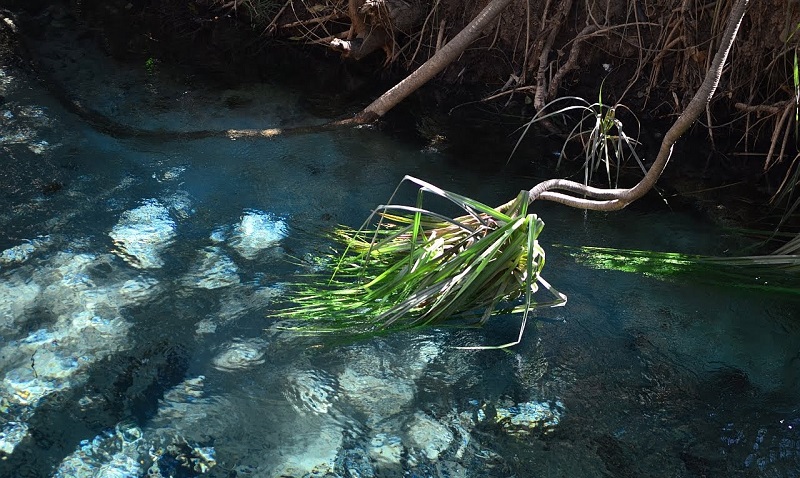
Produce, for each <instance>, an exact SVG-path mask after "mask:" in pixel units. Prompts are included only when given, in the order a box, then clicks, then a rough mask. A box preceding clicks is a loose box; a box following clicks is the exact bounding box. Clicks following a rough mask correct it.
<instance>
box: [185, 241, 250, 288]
mask: <svg viewBox="0 0 800 478" xmlns="http://www.w3.org/2000/svg"><path fill="white" fill-rule="evenodd" d="M238 272H239V269H238V267H236V264H235V263H234V262H233V260H231V258H230V257H228V256H226V255H225V253H224V252H223V251H222V249H221V248H219V247H215V246H210V247H206V248H205V249H203V250H202V251H200V257H199V258H198V259H197V261H196V262H195V263H194V265H192V267H191V269H190V271H189V273H188V274H186V275H185V276H184V278H183V282H184V284H186V285H187V286H189V287H197V288H200V289H219V288H222V287H228V286H231V285H234V284H238V283H239V275H238Z"/></svg>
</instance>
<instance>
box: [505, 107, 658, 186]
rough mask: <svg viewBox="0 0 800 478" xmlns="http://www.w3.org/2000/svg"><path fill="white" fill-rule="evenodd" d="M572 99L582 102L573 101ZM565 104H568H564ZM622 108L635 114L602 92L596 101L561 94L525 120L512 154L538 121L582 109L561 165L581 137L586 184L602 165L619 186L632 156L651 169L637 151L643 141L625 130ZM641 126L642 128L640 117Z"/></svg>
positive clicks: (643, 169)
mask: <svg viewBox="0 0 800 478" xmlns="http://www.w3.org/2000/svg"><path fill="white" fill-rule="evenodd" d="M569 103H578V104H571V105H570V104H569ZM564 104H566V106H562V105H564ZM622 110H625V111H627V112H628V113H629V114H630V115H631V116H632V117H634V118H635V115H633V113H632V112H631V111H630V109H628V107H626V106H625V105H621V104H614V105H608V104H606V103H604V102H603V95H602V92H601V93H600V95H599V98H598V101H597V102H595V103H589V102H588V101H586V100H585V99H583V98H580V97H577V96H565V97H562V98H557V99H555V100H553V101H551V102H550V103H548V104H546V105H545V106H544V107H543V108H542V109H541V110H539V112H537V113H536V115H535V116H534V117H533V118H532V119H531V120H530V121H528V122H527V123H525V125H524V126H523V127H522V135H521V136H520V138H519V140H517V144H516V145H515V146H514V150H513V151H512V152H511V154H512V155H513V154H514V152H516V150H517V148H518V147H519V145H520V143H521V142H522V140H523V139H524V138H525V136H526V135H527V133H528V130H529V129H530V128H531V126H533V125H534V124H536V123H544V122H551V121H552V119H553V118H556V117H563V116H566V115H568V114H569V113H572V112H578V114H579V115H580V118H579V119H578V121H577V122H576V123H575V126H574V127H573V128H572V129H571V130H570V131H569V133H568V134H567V136H566V139H565V140H564V143H563V146H562V148H561V152H560V154H559V160H558V165H557V167H560V166H561V160H562V159H563V158H564V157H565V155H566V149H567V146H568V145H569V144H570V143H572V142H573V141H578V142H579V143H580V149H581V151H582V152H583V155H584V163H583V171H584V178H583V184H584V185H589V184H590V183H591V182H592V179H593V176H594V173H596V172H597V171H598V170H600V169H601V168H602V169H603V170H605V173H606V177H607V179H608V187H611V188H615V187H617V186H618V182H619V170H620V168H621V166H622V164H623V163H624V162H625V159H626V158H627V157H628V156H632V157H633V158H634V159H635V160H636V162H637V163H638V164H639V167H640V168H641V169H642V171H643V172H644V173H647V169H646V168H645V166H644V164H643V163H642V160H641V159H640V158H639V155H638V154H637V153H636V146H637V145H638V144H639V142H638V141H637V140H636V139H634V138H633V137H631V136H629V135H628V134H627V133H626V132H625V129H624V125H623V123H622V121H621V120H620V119H619V117H618V116H617V113H618V112H619V111H622ZM637 129H639V128H638V120H637ZM612 170H613V171H614V172H612ZM612 174H613V179H612Z"/></svg>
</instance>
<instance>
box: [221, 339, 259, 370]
mask: <svg viewBox="0 0 800 478" xmlns="http://www.w3.org/2000/svg"><path fill="white" fill-rule="evenodd" d="M266 348H267V342H266V341H264V340H261V339H246V340H235V341H233V342H229V343H227V344H224V345H222V347H221V349H222V350H221V351H220V353H218V354H217V356H216V357H214V358H213V359H212V360H211V365H212V366H213V367H214V368H215V369H217V370H220V371H223V372H233V371H234V370H241V369H245V368H248V367H252V366H253V365H260V364H262V363H264V354H265V352H266Z"/></svg>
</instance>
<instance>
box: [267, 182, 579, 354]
mask: <svg viewBox="0 0 800 478" xmlns="http://www.w3.org/2000/svg"><path fill="white" fill-rule="evenodd" d="M406 182H408V183H411V184H413V185H415V186H416V187H417V188H418V189H417V201H416V204H415V205H413V206H408V205H402V204H392V200H391V199H390V201H389V204H386V205H381V206H379V207H378V208H377V209H376V210H375V212H374V213H373V215H372V217H371V218H370V219H368V221H367V222H366V223H365V225H364V226H363V227H362V228H361V229H359V230H358V231H354V230H351V229H347V228H341V227H340V228H339V229H337V230H335V231H334V233H333V238H334V239H335V240H336V241H337V242H338V243H339V244H340V245H341V246H342V247H343V248H344V252H342V253H341V254H340V255H337V254H333V255H331V256H330V257H328V258H327V260H325V261H323V264H324V265H325V264H327V265H328V268H327V273H326V272H323V273H314V274H311V275H309V276H308V281H307V282H303V283H299V284H295V285H294V288H293V292H294V293H293V295H292V296H291V298H292V300H293V302H294V303H295V306H293V307H291V308H289V309H284V310H282V311H281V312H280V314H281V316H283V317H288V318H290V319H294V323H295V324H296V327H295V329H296V330H299V331H303V332H310V333H322V332H345V333H347V334H355V335H365V336H370V335H376V334H381V333H384V332H388V331H393V330H402V329H409V328H414V327H421V326H428V325H436V324H445V323H447V324H461V325H464V324H472V325H482V324H485V323H486V322H487V321H488V320H489V319H490V318H491V317H492V316H494V315H498V314H509V313H522V319H521V320H522V323H521V326H520V330H519V335H518V337H517V338H516V340H514V341H512V342H510V343H507V344H503V345H499V346H491V347H474V348H505V347H510V346H513V345H516V344H518V343H519V342H520V340H521V339H522V335H523V332H524V330H525V325H526V323H527V320H528V317H529V314H530V312H531V311H532V310H533V309H534V308H536V307H542V306H550V307H552V306H559V305H563V304H564V303H565V302H566V296H564V295H563V294H561V293H560V292H558V291H557V290H555V289H554V288H553V287H552V286H550V284H549V283H548V282H547V281H546V280H545V279H544V278H543V277H542V276H541V271H542V269H543V267H544V264H545V253H544V250H543V249H542V247H541V246H540V244H539V242H538V236H539V234H540V232H541V231H542V228H543V227H544V223H543V222H542V220H541V219H539V218H538V217H537V216H536V215H534V214H529V213H528V204H529V202H530V197H529V191H522V192H521V193H520V194H519V196H518V197H517V199H516V200H514V201H512V202H510V203H508V204H506V205H504V206H501V207H499V208H492V207H489V206H486V205H485V204H482V203H480V202H478V201H475V200H473V199H470V198H467V197H464V196H461V195H459V194H455V193H452V192H449V191H445V190H442V189H440V188H438V187H436V186H434V185H432V184H429V183H426V182H425V181H422V180H419V179H417V178H413V177H411V176H406V177H405V178H404V179H403V180H402V181H401V183H400V186H402V185H403V183H406ZM400 186H398V189H399V188H400ZM426 193H427V194H433V195H435V196H438V197H441V198H444V199H446V200H447V201H449V202H451V203H452V204H454V205H456V206H457V207H458V208H459V209H460V210H461V211H463V215H459V216H456V217H449V216H447V215H445V214H443V213H439V212H435V211H433V210H430V209H426V208H424V207H423V202H424V198H425V194H426ZM396 194H397V190H396V191H395V194H393V195H392V197H394V196H395V195H396ZM373 220H374V221H376V222H375V223H374V225H370V224H373V223H372V221H373ZM540 285H541V286H543V287H544V288H545V289H547V290H548V291H549V292H550V293H551V294H552V296H553V297H552V299H551V300H548V301H547V302H546V303H537V302H536V301H535V300H534V297H533V296H534V293H536V292H537V290H538V288H539V286H540Z"/></svg>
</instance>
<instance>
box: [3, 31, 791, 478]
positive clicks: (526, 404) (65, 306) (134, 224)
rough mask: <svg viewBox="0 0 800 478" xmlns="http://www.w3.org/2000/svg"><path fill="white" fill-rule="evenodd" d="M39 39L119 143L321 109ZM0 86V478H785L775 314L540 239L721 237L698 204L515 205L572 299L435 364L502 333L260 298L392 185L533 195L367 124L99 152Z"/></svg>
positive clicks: (786, 316) (273, 292)
mask: <svg viewBox="0 0 800 478" xmlns="http://www.w3.org/2000/svg"><path fill="white" fill-rule="evenodd" d="M56 38H58V37H56ZM41 48H43V49H44V51H47V50H48V49H50V51H51V52H52V51H54V49H57V48H64V49H65V50H63V51H61V54H60V55H55V56H53V55H51V56H50V58H51V59H53V58H55V59H56V60H55V61H58V59H59V58H66V57H72V58H73V59H74V60H75V62H74V63H73V62H64V64H60V63H59V64H56V65H54V67H58V68H57V69H56V71H60V72H61V74H70V73H74V75H73V77H72V79H71V80H70V81H74V82H75V83H74V85H78V86H80V87H81V89H82V90H83V91H92V92H93V93H94V96H93V97H92V98H93V101H95V102H96V105H97V107H98V108H105V109H106V111H107V112H114V114H116V115H118V117H119V118H120V119H121V120H124V121H130V122H132V123H136V124H140V125H142V126H143V127H144V126H146V127H158V126H159V125H167V126H170V127H187V126H191V127H203V128H205V127H218V126H219V125H229V124H230V123H232V122H238V124H241V125H248V124H255V123H263V122H264V121H270V122H273V121H274V122H280V121H282V120H291V121H294V120H296V119H298V118H300V119H310V120H314V119H318V118H315V117H314V114H312V113H311V112H309V111H307V110H305V109H304V108H303V107H302V106H298V104H300V105H302V104H303V103H302V102H299V103H298V101H297V100H298V98H297V96H296V91H294V90H292V89H290V88H281V87H276V86H274V85H273V86H269V87H266V86H256V85H251V86H241V87H230V85H229V88H228V89H227V90H225V91H219V90H218V89H215V88H214V87H208V86H204V85H202V84H200V83H199V82H197V81H196V80H195V81H194V82H193V83H192V84H191V85H187V84H185V83H181V82H180V81H177V80H176V78H156V79H153V78H150V79H149V80H146V81H145V80H142V78H141V77H140V76H141V74H142V73H141V72H138V73H137V72H135V71H131V70H130V69H126V67H125V66H124V65H110V64H109V63H108V59H105V58H104V57H103V56H102V55H99V56H93V54H92V53H91V52H90V51H89V50H86V48H87V47H86V45H81V46H80V48H76V47H74V45H73V46H70V44H69V43H67V44H60V46H59V44H45V45H42V46H41ZM84 50H86V51H84ZM87 51H88V53H87ZM70 65H73V66H70ZM74 65H77V66H74ZM84 67H85V68H84ZM101 71H102V74H101V73H99V72H101ZM0 72H2V75H0V80H1V81H0V88H2V91H1V92H0V94H2V95H3V97H4V98H5V101H4V103H2V104H0V114H2V115H6V118H13V120H14V121H15V123H14V128H13V131H12V132H11V133H8V131H11V130H4V132H3V134H8V135H12V136H13V138H14V139H13V141H12V140H10V139H9V138H10V137H11V136H4V143H3V145H2V147H3V151H4V152H6V153H8V154H9V155H10V157H11V158H12V159H13V164H10V165H9V168H11V169H13V171H11V172H10V173H9V174H6V175H5V176H3V177H2V178H0V183H2V184H3V187H4V188H6V189H4V191H5V192H6V194H4V195H3V197H2V199H0V200H2V204H3V209H2V210H1V211H0V228H2V230H3V231H4V235H3V236H2V237H0V246H1V247H0V250H2V253H0V332H2V333H0V375H2V377H3V379H2V385H1V386H0V458H2V460H0V476H31V477H34V476H36V477H38V476H42V477H45V476H47V477H59V478H60V477H77V476H80V477H106V476H125V477H134V476H141V477H144V476H187V477H188V476H201V475H202V476H212V477H223V476H224V477H231V476H296V477H311V476H326V474H327V476H362V477H385V476H432V477H464V478H466V477H484V476H490V477H494V476H497V477H501V476H503V477H504V476H514V475H515V476H542V477H557V476H615V477H628V476H631V477H633V476H637V477H639V476H642V477H644V476H653V477H656V476H783V477H792V476H797V470H798V469H800V435H799V434H798V427H800V410H799V409H798V408H797V405H796V403H797V400H798V398H800V396H799V395H800V355H798V352H800V328H798V326H797V324H798V322H797V320H798V307H797V305H798V304H797V303H796V302H791V301H786V300H777V299H775V298H773V297H769V296H765V295H763V294H757V293H751V292H747V293H742V292H741V291H731V290H726V289H723V288H719V287H716V288H715V287H706V286H700V285H696V284H687V283H674V282H664V281H659V280H656V279H654V278H650V277H646V276H635V275H626V274H624V273H621V272H617V271H598V270H594V269H590V268H587V267H584V266H582V265H580V264H577V263H576V262H575V261H574V260H573V259H572V258H571V257H569V256H568V255H566V254H565V253H563V250H561V249H558V248H552V247H549V246H550V244H552V243H563V244H582V245H583V244H585V245H614V246H615V247H632V248H633V247H639V248H648V247H651V248H657V249H663V250H678V251H686V252H691V253H713V252H715V251H716V250H717V248H719V247H723V246H724V244H723V243H724V242H725V239H724V238H722V237H721V234H720V232H719V231H718V230H716V229H715V228H713V227H712V226H710V225H708V224H707V223H704V222H703V221H702V220H701V219H700V218H698V217H697V216H696V215H695V216H687V215H684V214H682V213H680V212H670V211H664V210H659V211H657V212H653V211H649V210H645V209H639V210H636V209H634V210H632V211H625V212H622V213H618V214H610V215H605V214H594V213H593V214H586V213H583V212H581V211H572V210H565V209H564V208H562V207H560V206H557V205H552V204H547V205H545V204H539V205H536V212H537V213H538V214H540V215H541V216H542V217H543V218H544V220H545V223H546V227H545V230H544V233H543V235H542V236H541V240H542V245H543V246H544V247H545V249H546V250H547V254H548V262H547V266H546V269H545V270H546V275H547V278H548V280H549V281H550V282H552V283H553V284H554V285H555V286H556V287H557V288H558V289H559V290H561V291H563V292H565V293H567V295H568V296H569V302H568V304H567V305H566V307H563V308H559V309H548V310H546V311H542V312H541V319H542V320H538V321H534V322H533V323H530V324H529V326H528V330H527V331H526V333H525V337H524V340H523V342H522V343H521V344H520V345H519V346H517V347H515V348H513V349H511V350H508V351H487V350H484V351H464V350H459V349H456V348H455V347H457V346H472V345H480V344H485V345H488V344H499V343H505V342H507V341H508V340H509V337H515V336H516V334H517V330H518V327H519V317H514V316H511V317H499V318H496V319H493V320H492V321H491V323H490V325H489V326H488V327H486V328H483V329H456V328H446V327H444V328H435V329H434V328H432V329H426V330H421V331H414V332H406V333H399V334H395V335H391V336H386V337H377V338H373V339H369V340H361V341H349V342H347V341H346V342H342V341H340V340H336V339H332V338H330V337H324V336H323V337H298V336H297V335H295V334H293V333H291V332H289V331H287V330H286V329H285V328H284V327H282V325H284V324H283V322H282V320H281V317H280V309H279V304H281V303H285V301H286V298H285V291H286V284H287V283H289V282H293V281H297V280H301V278H302V277H301V275H300V274H302V273H303V272H304V271H305V270H306V269H304V268H303V267H302V266H300V265H298V264H299V261H300V260H303V259H308V258H314V257H315V256H318V255H319V254H320V253H321V252H322V251H326V250H327V248H328V247H329V246H330V245H329V244H328V243H327V242H326V240H325V239H323V238H322V237H321V236H320V235H319V234H318V233H319V231H320V230H321V229H324V228H327V227H331V226H333V225H335V224H338V223H342V224H346V225H349V226H352V227H357V226H358V225H359V224H360V223H361V221H362V220H363V219H364V218H365V217H366V216H367V215H368V214H369V212H370V209H371V208H372V207H374V206H375V205H376V204H379V203H381V202H383V201H385V200H386V198H387V197H388V196H389V194H390V193H391V191H392V190H393V189H394V187H395V185H396V184H397V182H398V181H399V180H400V178H402V177H403V175H405V174H413V175H416V176H419V177H423V178H425V179H426V180H430V181H432V182H433V183H435V184H439V185H442V186H444V185H446V186H447V188H448V189H451V190H454V191H457V192H461V193H464V194H466V195H469V196H471V197H475V198H477V199H480V200H482V201H484V202H486V203H489V204H499V203H502V202H505V201H506V200H507V199H509V198H510V197H511V196H514V195H515V193H516V192H517V191H518V190H519V189H522V188H523V187H529V186H530V184H529V183H530V180H529V179H525V178H519V177H515V176H509V175H507V174H492V173H489V172H487V171H485V170H482V169H481V168H474V169H467V168H453V164H454V162H453V161H454V159H457V158H453V157H450V156H449V155H448V154H447V153H441V152H435V151H432V150H431V149H427V150H425V151H420V149H421V148H420V145H419V144H415V145H411V146H410V145H409V144H408V143H407V142H403V141H398V140H396V139H391V138H388V137H387V136H386V135H384V134H383V133H382V132H380V131H376V130H369V129H355V130H344V131H338V132H328V133H324V134H318V135H309V136H306V137H302V138H299V137H296V138H291V137H289V138H277V139H274V140H271V141H262V142H259V141H244V140H236V141H231V140H227V139H221V138H215V139H204V140H197V141H187V142H184V143H176V142H168V143H163V142H158V141H152V140H147V139H132V140H124V141H123V140H118V139H114V138H109V137H107V136H105V135H103V134H100V133H97V132H96V131H92V130H91V129H89V128H86V127H85V125H83V124H82V123H81V122H80V121H78V120H77V119H76V118H74V117H72V116H70V115H68V114H66V113H65V112H64V111H63V110H61V109H60V108H59V106H58V104H57V103H55V102H53V101H52V99H51V98H48V95H47V93H46V92H45V91H44V90H42V89H40V88H38V87H37V86H36V83H35V82H33V81H31V80H32V79H31V78H30V77H27V76H26V75H25V73H24V72H22V71H19V70H16V69H13V68H8V67H2V68H0ZM87 72H93V74H88V73H87ZM136 75H140V76H136ZM74 85H73V86H74ZM143 85H144V86H143ZM237 88H238V89H237ZM234 98H236V100H234ZM242 98H246V99H247V101H244V100H242ZM231 104H234V105H235V106H236V107H235V108H231V107H230V106H231ZM26 112H27V113H26ZM31 112H33V113H31ZM37 112H38V113H37ZM34 113H35V114H34ZM481 151H483V150H481ZM484 154H490V153H489V152H486V153H484ZM494 159H497V158H494ZM502 159H503V160H504V159H505V158H502ZM14 168H18V169H14ZM52 181H57V182H58V183H59V184H62V185H63V187H61V188H56V187H45V186H47V184H49V182H52ZM409 199H410V200H413V195H411V197H410V198H409ZM267 317H270V318H267ZM532 470H533V471H532Z"/></svg>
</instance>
